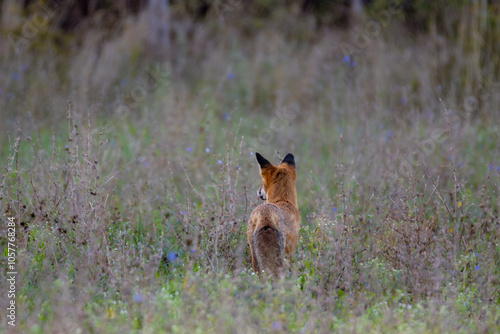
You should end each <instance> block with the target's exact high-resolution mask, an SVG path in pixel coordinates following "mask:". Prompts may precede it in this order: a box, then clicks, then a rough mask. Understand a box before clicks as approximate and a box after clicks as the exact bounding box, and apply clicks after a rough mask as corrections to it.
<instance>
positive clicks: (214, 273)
mask: <svg viewBox="0 0 500 334" xmlns="http://www.w3.org/2000/svg"><path fill="white" fill-rule="evenodd" d="M286 22H288V21H285V23H284V27H282V28H280V29H277V28H276V24H278V23H279V22H278V23H271V22H270V23H268V24H266V25H264V26H263V28H262V30H261V32H260V34H250V35H249V36H248V35H247V34H246V33H245V31H244V29H242V30H240V29H237V27H238V26H237V25H235V28H234V29H232V30H231V29H225V26H224V25H223V23H221V22H219V21H209V22H205V23H197V24H195V25H194V26H193V28H192V31H191V32H190V34H191V35H190V36H191V37H189V38H195V37H196V36H197V37H196V43H197V44H196V48H195V47H194V46H192V48H193V50H197V51H196V52H195V51H192V52H191V51H190V50H191V48H190V47H188V46H187V45H184V46H183V47H180V46H181V45H182V43H183V42H182V41H181V40H180V38H179V40H174V41H173V45H177V46H179V47H178V48H177V49H175V51H173V52H175V53H174V56H173V57H172V59H170V60H169V61H165V62H161V63H153V62H152V61H150V60H149V59H148V56H147V54H145V53H141V52H139V53H138V51H137V48H136V43H137V42H136V41H135V40H133V41H132V40H130V39H129V38H127V37H126V36H127V30H126V29H127V28H124V29H125V30H124V31H122V32H121V33H120V34H117V36H114V39H111V40H110V41H109V42H107V43H108V44H106V45H107V47H108V48H109V50H113V47H116V50H124V49H125V50H133V51H130V52H131V54H133V55H132V56H130V57H126V56H125V55H119V56H117V57H115V58H113V59H112V60H109V59H106V57H102V58H99V61H98V63H99V66H98V67H96V68H97V69H96V70H92V67H89V65H88V64H89V63H88V57H86V55H91V54H92V50H94V51H95V50H96V49H97V48H98V45H99V44H97V43H93V41H92V37H91V34H90V33H89V37H87V38H88V40H86V43H87V44H86V45H87V48H86V49H80V48H77V47H75V48H74V51H71V52H70V51H67V52H69V53H70V55H69V56H68V55H67V54H66V53H64V54H63V55H62V56H61V57H55V56H54V52H55V53H57V51H54V50H52V49H50V48H49V49H48V51H47V49H45V51H40V50H37V49H36V45H35V46H33V49H31V50H30V52H29V53H26V54H23V55H21V56H19V55H16V54H15V53H14V52H13V51H12V50H10V49H8V48H5V49H6V50H10V51H8V52H5V54H2V56H0V57H1V59H2V62H1V63H0V64H1V65H0V70H1V71H3V73H7V75H6V76H2V79H0V82H1V84H2V87H4V88H3V89H5V92H7V93H8V92H13V93H14V95H13V97H11V98H10V99H8V100H7V99H3V100H2V101H1V102H0V109H1V110H2V113H3V114H4V115H5V120H4V122H2V124H1V125H0V131H1V135H0V136H1V138H2V145H1V146H0V156H1V159H2V160H1V161H2V168H3V169H2V175H1V176H2V177H1V178H0V182H1V184H3V186H2V188H1V190H0V195H1V196H0V197H1V198H0V203H1V204H0V209H1V210H2V213H3V217H4V218H3V220H4V221H6V219H7V217H16V221H17V226H16V228H17V239H16V240H17V241H16V242H17V245H18V248H19V253H18V255H17V271H18V275H17V277H18V284H17V297H16V301H17V305H18V308H17V323H16V324H17V328H18V329H19V330H20V331H21V332H27V333H50V332H74V333H78V332H81V333H107V332H109V333H115V332H116V333H123V332H127V333H128V332H141V333H161V332H173V333H210V332H216V333H226V332H229V333H232V332H238V333H240V332H241V333H254V332H255V333H261V332H278V333H280V332H282V333H289V332H307V333H309V332H312V333H328V332H342V333H343V332H371V333H422V332H425V333H444V332H448V333H470V332H496V331H498V330H499V327H500V291H499V288H498V286H499V281H498V277H499V275H500V269H499V268H500V257H499V254H500V233H499V231H500V228H499V214H498V210H499V206H500V201H499V198H500V197H499V195H498V193H499V191H500V183H499V180H500V179H499V175H500V172H499V170H500V169H499V168H500V149H499V148H500V141H499V136H498V134H499V127H498V124H497V123H498V122H497V120H498V117H499V116H500V115H499V111H498V108H496V106H497V105H498V100H499V98H500V95H499V93H498V90H495V89H492V90H491V91H489V94H483V95H480V96H479V95H478V96H475V95H473V94H472V93H470V94H472V95H470V94H469V93H467V94H464V92H467V91H469V92H474V91H475V90H474V89H473V88H474V85H475V83H474V82H472V80H469V79H470V77H467V76H464V77H461V78H460V80H461V81H460V83H457V81H456V80H457V78H458V77H457V73H462V72H461V71H466V70H467V69H468V68H469V67H468V66H469V65H470V61H469V60H470V59H469V56H470V54H469V53H468V51H467V50H466V49H463V48H462V46H461V44H460V43H458V42H456V41H453V40H447V39H441V38H438V36H435V35H433V33H432V32H429V33H428V35H426V36H425V37H428V39H425V38H421V37H422V36H414V35H411V34H410V33H407V32H401V31H404V30H402V28H401V27H400V26H399V24H398V23H396V22H395V21H394V22H392V23H391V24H390V26H388V27H387V28H385V30H384V32H383V34H381V35H380V36H378V37H377V38H374V39H373V40H372V41H371V43H370V45H369V46H368V47H366V48H365V49H363V50H362V52H360V53H359V54H357V55H355V56H354V59H355V60H356V66H354V67H353V66H350V65H349V64H347V63H346V62H345V61H344V59H343V57H344V55H343V54H342V53H341V51H340V49H339V43H340V42H342V41H347V42H349V41H352V39H353V38H354V37H353V33H351V32H349V31H341V30H337V29H327V30H325V31H321V32H319V31H318V32H317V33H316V34H313V35H311V36H309V35H304V36H302V37H300V38H297V40H295V39H294V38H293V37H291V36H290V35H289V34H288V33H287V32H286V27H287V26H286V24H290V22H288V23H286ZM174 24H176V25H178V27H177V29H178V33H179V34H185V35H186V36H188V33H187V30H186V29H187V28H186V27H185V26H184V25H183V24H182V22H177V21H175V22H174ZM294 25H297V26H298V27H296V29H300V28H301V27H302V25H301V23H300V22H296V23H294ZM306 28H307V22H305V23H304V29H306ZM128 29H136V31H135V32H136V33H137V34H139V36H145V34H146V33H147V32H145V31H142V30H141V28H140V27H135V28H133V27H129V28H128ZM306 30H307V29H306ZM400 30H401V31H400ZM400 32H401V33H400ZM496 33H497V34H498V32H496ZM489 34H492V35H493V36H494V34H495V32H489ZM395 35H398V39H397V41H398V42H397V43H393V42H391V41H392V40H394V37H395ZM193 36H195V37H193ZM307 36H309V37H307ZM488 36H489V35H488ZM186 38H188V37H186ZM71 41H72V39H71V38H68V41H67V42H66V43H72V42H71ZM189 42H190V43H191V42H192V43H194V42H193V41H192V40H189ZM2 43H3V42H2ZM75 43H76V41H75ZM461 43H464V42H461ZM129 44H130V45H129ZM188 45H189V44H188ZM193 45H194V44H193ZM429 45H430V46H434V47H435V48H433V47H429ZM1 46H2V49H4V48H3V46H4V45H3V44H2V45H1ZM437 49H438V50H437ZM120 52H121V51H120ZM474 52H475V51H474ZM484 52H488V51H487V50H485V51H484ZM122 56H123V57H122ZM451 58H453V59H454V61H453V62H450V63H449V64H447V63H446V61H445V60H443V59H451ZM19 64H26V65H27V69H26V70H25V72H26V73H25V74H23V75H22V76H21V77H20V78H18V79H15V78H14V77H13V75H12V73H13V72H15V71H18V67H19ZM47 64H48V65H50V68H57V71H50V70H46V67H47ZM149 65H154V66H159V67H158V68H159V69H161V70H162V71H164V72H162V73H168V75H167V74H165V75H164V76H163V77H162V79H161V82H160V83H159V85H158V87H156V88H155V89H153V90H151V91H148V92H147V95H146V96H145V97H144V98H143V99H141V101H139V102H138V103H137V106H135V105H134V106H133V107H132V104H131V103H132V102H134V101H132V102H130V96H132V95H133V94H132V92H133V91H134V89H136V87H138V85H139V86H140V85H141V80H143V79H144V77H145V76H147V69H148V66H149ZM445 65H446V66H447V67H446V66H445ZM83 69H84V70H83ZM118 69H122V70H123V71H122V72H120V71H119V70H118ZM479 71H480V73H476V74H478V75H483V76H484V77H487V75H486V74H491V75H492V82H495V78H498V73H491V72H490V69H489V68H487V67H486V66H485V67H481V66H480V67H479ZM23 73H24V72H23ZM467 75H469V74H467ZM16 77H17V76H16ZM490 77H491V76H490ZM123 79H126V81H123ZM456 85H461V88H460V89H458V88H457V87H455V86H456ZM439 87H441V88H439ZM494 87H496V86H494ZM476 92H477V91H476ZM470 96H473V97H475V98H476V99H477V100H478V101H479V102H480V103H478V105H477V106H475V107H474V108H475V109H473V110H469V111H470V112H469V111H467V110H465V109H464V108H463V103H464V99H465V98H469V97H470ZM127 99H129V100H127ZM440 99H441V100H442V102H441V101H440ZM68 100H70V101H71V103H70V105H68V103H67V101H68ZM127 101H128V102H127ZM124 105H125V106H127V107H128V109H127V108H125V109H124V108H122V109H120V108H117V106H124ZM16 122H17V123H16ZM18 137H19V140H17V138H18ZM256 151H258V152H260V153H262V154H263V155H264V156H266V157H268V158H269V160H271V161H273V162H277V161H279V157H283V156H285V155H286V153H288V152H292V153H293V154H294V156H295V159H296V162H297V168H298V169H297V170H298V180H297V191H298V202H299V209H300V212H301V216H302V223H301V232H300V244H299V247H298V250H297V253H296V254H295V256H294V258H293V259H292V260H291V261H290V262H289V273H288V275H287V277H286V278H285V279H284V280H283V281H282V282H279V283H276V284H274V285H266V284H260V283H259V281H258V279H257V277H256V275H255V274H254V273H253V271H252V269H251V264H250V263H249V258H248V252H249V251H248V246H247V245H246V238H245V232H246V220H247V219H248V216H249V214H250V212H251V210H252V209H253V208H254V207H255V206H256V205H257V204H259V203H260V200H258V198H257V197H256V195H255V194H256V190H257V189H258V186H259V182H260V180H259V175H258V166H257V163H256V161H255V157H254V155H253V153H254V152H256ZM278 152H279V153H278ZM1 233H2V235H6V233H7V230H6V225H5V224H3V225H2V228H1ZM0 246H1V249H2V250H3V249H5V248H6V239H5V238H4V237H1V238H0ZM0 265H1V266H2V268H5V267H6V266H7V260H6V257H2V258H1V260H0ZM0 282H1V283H0V290H1V291H6V289H7V283H6V273H5V271H2V273H1V274H0ZM2 293H3V292H2ZM0 306H1V307H2V309H5V308H6V307H7V304H6V301H4V298H2V299H1V301H0ZM4 314H5V313H2V318H1V319H2V324H1V325H0V328H1V330H2V331H6V332H8V331H9V330H10V329H11V328H10V326H8V325H7V324H6V321H5V320H6V318H5V317H3V315H4Z"/></svg>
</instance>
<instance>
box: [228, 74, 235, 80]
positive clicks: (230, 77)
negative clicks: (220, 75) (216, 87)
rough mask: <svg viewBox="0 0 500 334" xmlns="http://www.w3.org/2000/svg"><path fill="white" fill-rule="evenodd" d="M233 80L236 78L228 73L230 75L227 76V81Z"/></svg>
mask: <svg viewBox="0 0 500 334" xmlns="http://www.w3.org/2000/svg"><path fill="white" fill-rule="evenodd" d="M235 78H236V76H235V75H234V73H233V72H230V73H228V74H227V79H228V80H234V79H235Z"/></svg>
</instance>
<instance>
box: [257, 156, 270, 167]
mask: <svg viewBox="0 0 500 334" xmlns="http://www.w3.org/2000/svg"><path fill="white" fill-rule="evenodd" d="M255 156H256V157H257V162H258V163H259V165H260V168H266V167H269V166H271V163H270V162H269V161H267V160H266V158H264V157H263V156H262V155H260V154H259V153H257V152H255Z"/></svg>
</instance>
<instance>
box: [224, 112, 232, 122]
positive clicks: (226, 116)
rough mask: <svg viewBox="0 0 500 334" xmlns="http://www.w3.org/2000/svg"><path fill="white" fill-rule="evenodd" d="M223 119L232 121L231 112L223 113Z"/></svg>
mask: <svg viewBox="0 0 500 334" xmlns="http://www.w3.org/2000/svg"><path fill="white" fill-rule="evenodd" d="M222 119H223V120H225V121H230V120H231V114H229V113H227V112H225V113H224V114H222Z"/></svg>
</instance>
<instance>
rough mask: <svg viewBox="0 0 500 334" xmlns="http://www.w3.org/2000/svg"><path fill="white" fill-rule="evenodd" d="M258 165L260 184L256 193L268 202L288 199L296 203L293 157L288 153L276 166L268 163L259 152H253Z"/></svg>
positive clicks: (295, 177)
mask: <svg viewBox="0 0 500 334" xmlns="http://www.w3.org/2000/svg"><path fill="white" fill-rule="evenodd" d="M255 156H256V157H257V162H258V163H259V166H260V175H261V177H262V184H261V186H260V188H259V190H258V192H257V195H258V196H259V197H260V198H261V199H262V200H267V201H268V202H276V201H289V202H291V203H292V204H294V205H297V191H296V189H295V180H296V179H297V174H296V171H295V159H294V157H293V155H292V154H291V153H288V154H287V155H286V156H285V158H284V159H283V160H282V161H281V163H280V164H279V165H278V166H275V165H273V164H272V163H270V162H269V161H268V160H267V159H266V158H264V157H263V156H262V155H260V154H259V153H255Z"/></svg>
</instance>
